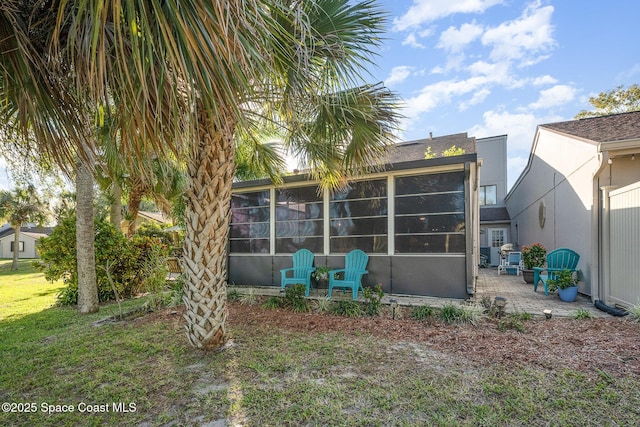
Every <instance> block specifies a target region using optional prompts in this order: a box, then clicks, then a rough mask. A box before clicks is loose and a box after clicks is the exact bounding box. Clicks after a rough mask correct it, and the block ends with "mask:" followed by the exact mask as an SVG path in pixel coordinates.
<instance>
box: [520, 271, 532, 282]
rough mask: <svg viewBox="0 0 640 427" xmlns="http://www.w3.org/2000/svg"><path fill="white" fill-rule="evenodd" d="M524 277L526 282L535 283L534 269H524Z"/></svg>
mask: <svg viewBox="0 0 640 427" xmlns="http://www.w3.org/2000/svg"><path fill="white" fill-rule="evenodd" d="M522 278H523V279H524V283H529V284H532V283H533V270H522Z"/></svg>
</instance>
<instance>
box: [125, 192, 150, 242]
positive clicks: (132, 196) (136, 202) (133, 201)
mask: <svg viewBox="0 0 640 427" xmlns="http://www.w3.org/2000/svg"><path fill="white" fill-rule="evenodd" d="M148 192H149V186H148V185H147V184H145V183H144V182H141V181H137V182H134V184H133V186H132V188H131V192H130V193H129V203H128V208H129V228H128V230H127V235H128V236H129V237H133V235H134V234H135V233H136V219H138V212H140V204H141V203H142V197H143V196H144V195H145V194H147V193H148Z"/></svg>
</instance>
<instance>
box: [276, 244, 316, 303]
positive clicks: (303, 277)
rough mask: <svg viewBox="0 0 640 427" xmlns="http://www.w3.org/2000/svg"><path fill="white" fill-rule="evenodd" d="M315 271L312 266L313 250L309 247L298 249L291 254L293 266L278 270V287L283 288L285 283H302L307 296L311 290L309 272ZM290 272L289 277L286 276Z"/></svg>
mask: <svg viewBox="0 0 640 427" xmlns="http://www.w3.org/2000/svg"><path fill="white" fill-rule="evenodd" d="M314 271H316V268H315V267H314V266H313V252H311V251H310V250H309V249H300V250H298V251H297V252H296V253H294V254H293V267H292V268H285V269H282V270H280V276H281V281H280V288H281V289H284V288H285V286H287V285H298V284H300V285H304V286H305V288H306V291H305V293H304V294H305V295H306V296H309V293H310V292H311V273H313V272H314ZM289 273H291V277H287V276H288V274H289Z"/></svg>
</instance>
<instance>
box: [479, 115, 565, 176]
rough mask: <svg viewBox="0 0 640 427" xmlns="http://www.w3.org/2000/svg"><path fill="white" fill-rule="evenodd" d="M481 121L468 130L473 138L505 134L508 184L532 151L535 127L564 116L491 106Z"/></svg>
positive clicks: (521, 168)
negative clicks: (498, 109)
mask: <svg viewBox="0 0 640 427" xmlns="http://www.w3.org/2000/svg"><path fill="white" fill-rule="evenodd" d="M482 118H483V120H484V123H482V124H477V125H475V126H473V127H472V128H471V129H469V130H468V131H467V132H468V133H469V135H471V136H475V137H476V138H483V137H488V136H495V135H504V134H507V182H508V184H507V185H508V186H509V187H510V186H511V185H513V184H514V183H515V180H516V179H518V176H519V175H520V172H522V170H523V168H524V166H525V165H526V162H527V160H528V159H529V153H530V151H531V145H532V143H533V138H534V136H535V132H536V127H537V126H538V125H540V124H544V123H554V122H559V121H562V120H565V119H564V118H563V117H561V116H557V115H550V116H536V115H535V114H534V113H532V112H521V113H512V112H509V111H494V110H490V111H487V112H485V113H484V114H483V115H482Z"/></svg>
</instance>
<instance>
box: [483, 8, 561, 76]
mask: <svg viewBox="0 0 640 427" xmlns="http://www.w3.org/2000/svg"><path fill="white" fill-rule="evenodd" d="M553 10H554V9H553V6H545V7H541V5H540V2H539V1H538V2H536V3H533V4H531V5H529V6H527V8H526V9H525V11H524V12H523V14H522V15H521V16H520V17H519V18H518V19H515V20H513V21H507V22H504V23H502V24H500V25H498V26H497V27H494V28H490V29H488V30H487V31H486V32H485V33H484V35H483V36H482V43H483V44H484V45H485V46H490V47H491V53H490V55H489V57H490V58H491V59H492V60H493V61H496V62H498V61H504V60H510V61H514V60H520V61H522V63H523V64H525V65H530V64H533V63H536V62H538V61H539V60H540V59H542V58H544V56H542V54H543V53H544V52H546V51H547V50H549V49H551V48H552V47H553V46H554V44H555V40H554V39H553V26H552V25H551V15H552V14H553ZM534 54H540V55H539V56H538V57H535V56H534Z"/></svg>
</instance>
